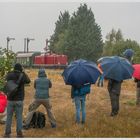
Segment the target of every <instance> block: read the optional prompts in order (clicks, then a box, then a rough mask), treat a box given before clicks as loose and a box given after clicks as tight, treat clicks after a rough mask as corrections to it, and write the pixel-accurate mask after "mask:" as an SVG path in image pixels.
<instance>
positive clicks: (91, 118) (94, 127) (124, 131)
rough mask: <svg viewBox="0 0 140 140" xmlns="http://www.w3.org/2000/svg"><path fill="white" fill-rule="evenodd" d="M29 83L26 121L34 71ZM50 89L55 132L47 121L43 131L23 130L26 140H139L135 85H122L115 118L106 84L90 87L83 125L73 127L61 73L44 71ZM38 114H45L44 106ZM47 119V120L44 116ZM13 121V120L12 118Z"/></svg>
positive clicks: (0, 131)
mask: <svg viewBox="0 0 140 140" xmlns="http://www.w3.org/2000/svg"><path fill="white" fill-rule="evenodd" d="M26 72H27V73H28V75H29V76H30V78H31V80H32V82H31V84H30V86H26V93H25V100H24V112H23V117H24V118H25V116H26V114H27V111H28V106H29V104H30V103H31V102H32V100H33V96H34V88H33V81H34V79H35V78H36V77H37V70H26ZM46 72H47V74H48V77H49V78H50V79H51V81H52V84H53V87H52V88H51V89H50V96H51V98H50V100H51V104H52V107H53V108H52V111H53V113H54V115H55V117H56V120H57V128H51V126H50V124H49V122H48V118H47V122H46V127H45V128H43V129H29V130H24V131H23V133H24V136H25V137H30V138H31V137H34V138H35V137H36V138H38V137H41V138H50V137H51V138H56V137H59V138H60V137H63V138H66V137H78V138H79V137H80V138H83V137H88V138H90V137H93V138H95V137H97V138H99V137H100V138H106V137H116V138H118V137H125V138H129V137H133V138H136V137H140V107H137V106H136V105H135V83H134V82H133V80H127V81H125V82H123V84H122V91H121V97H120V112H119V115H118V116H116V117H110V110H111V106H110V99H109V95H108V92H107V88H106V87H107V81H105V84H104V87H103V88H102V87H97V86H96V85H92V89H91V93H90V95H89V96H88V97H87V101H86V113H87V117H86V124H85V125H76V124H75V108H74V107H75V106H74V104H73V103H72V100H71V98H70V86H66V85H65V84H64V81H63V79H62V77H61V72H62V71H61V70H47V71H46ZM38 110H40V111H43V112H45V109H44V108H43V106H40V107H39V109H38ZM46 117H47V116H46ZM13 119H14V118H13ZM3 134H4V125H0V137H2V136H3ZM12 137H16V122H15V119H14V120H13V124H12Z"/></svg>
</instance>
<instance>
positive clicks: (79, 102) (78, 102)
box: [74, 95, 86, 123]
mask: <svg viewBox="0 0 140 140" xmlns="http://www.w3.org/2000/svg"><path fill="white" fill-rule="evenodd" d="M85 100H86V95H83V96H76V97H75V98H74V101H75V107H76V122H77V123H80V110H81V111H82V122H83V123H84V122H85V119H86V108H85Z"/></svg>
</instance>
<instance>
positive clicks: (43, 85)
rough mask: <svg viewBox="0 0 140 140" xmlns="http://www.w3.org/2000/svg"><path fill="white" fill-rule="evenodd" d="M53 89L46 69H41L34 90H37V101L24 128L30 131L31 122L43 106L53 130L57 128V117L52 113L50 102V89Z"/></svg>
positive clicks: (31, 105)
mask: <svg viewBox="0 0 140 140" xmlns="http://www.w3.org/2000/svg"><path fill="white" fill-rule="evenodd" d="M51 87H52V83H51V81H50V80H49V79H48V78H47V75H46V73H45V70H44V69H40V70H39V71H38V78H37V79H36V80H35V82H34V88H35V99H34V101H33V103H31V104H30V106H29V112H28V114H27V117H26V119H25V121H24V126H23V127H24V128H25V129H28V128H29V127H30V122H31V120H32V117H33V114H34V112H35V110H36V109H37V108H38V107H39V106H40V105H41V104H42V105H43V106H44V107H45V109H46V111H47V114H48V118H49V121H50V124H51V127H52V128H55V127H56V120H55V117H54V115H53V113H52V111H51V108H52V106H51V104H50V100H49V97H50V96H49V88H51Z"/></svg>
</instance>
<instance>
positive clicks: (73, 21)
mask: <svg viewBox="0 0 140 140" xmlns="http://www.w3.org/2000/svg"><path fill="white" fill-rule="evenodd" d="M55 25H56V26H55V30H54V34H53V35H52V36H51V38H50V40H49V41H50V44H49V47H50V49H51V51H53V52H55V53H60V54H66V55H67V56H68V60H69V61H73V60H75V59H78V58H83V59H88V60H92V61H96V60H97V59H98V58H100V57H101V56H112V55H119V56H123V52H124V51H125V50H126V49H128V48H131V49H133V50H134V52H135V54H134V58H133V62H134V63H139V62H140V57H139V56H140V45H139V44H138V43H137V42H136V41H133V40H131V39H124V38H123V35H122V32H121V30H120V29H118V30H117V31H116V30H114V29H112V30H111V32H109V33H108V34H107V35H106V40H105V42H103V39H102V34H101V27H100V26H99V25H98V24H97V23H96V22H95V18H94V14H93V12H92V10H91V9H90V8H88V7H87V5H86V4H83V5H82V4H81V5H80V7H79V8H78V9H77V11H76V12H74V13H73V14H72V16H70V14H69V12H68V11H65V12H64V13H61V12H60V15H59V18H58V20H57V21H56V23H55Z"/></svg>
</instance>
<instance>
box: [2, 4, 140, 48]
mask: <svg viewBox="0 0 140 140" xmlns="http://www.w3.org/2000/svg"><path fill="white" fill-rule="evenodd" d="M86 4H87V5H88V7H89V8H91V9H92V11H93V13H94V16H95V21H96V23H98V24H99V25H100V26H101V29H102V35H103V39H104V40H105V36H106V34H107V33H108V32H110V31H111V29H112V28H114V29H116V30H117V29H118V28H120V29H121V30H122V32H123V35H124V37H125V38H130V39H133V40H136V41H137V42H138V43H140V2H139V3H138V2H137V3H136V2H135V3H132V2H131V3H130V2H129V3H128V2H127V3H125V2H123V3H120V2H119V3H109V2H108V3H103V2H100V3H97V2H94V3H92V2H87V3H86ZM79 6H80V2H77V3H76V2H61V3H60V2H59V3H56V2H53V3H51V2H44V3H43V2H38V3H35V2H30V3H29V2H28V3H27V2H20V3H17V2H11V3H10V2H7V3H4V2H0V46H2V47H3V48H4V47H6V37H7V36H9V37H14V38H15V39H16V40H15V41H10V44H9V46H12V48H13V50H14V51H22V50H23V48H24V38H25V37H29V38H34V39H35V41H31V42H30V44H29V47H30V50H40V51H43V48H44V47H45V39H46V38H50V36H51V35H52V34H53V32H54V29H55V22H56V21H57V19H58V16H59V14H60V11H61V12H64V11H65V10H68V11H69V13H70V14H71V15H72V13H73V12H74V11H77V8H78V7H79Z"/></svg>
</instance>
